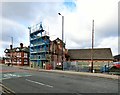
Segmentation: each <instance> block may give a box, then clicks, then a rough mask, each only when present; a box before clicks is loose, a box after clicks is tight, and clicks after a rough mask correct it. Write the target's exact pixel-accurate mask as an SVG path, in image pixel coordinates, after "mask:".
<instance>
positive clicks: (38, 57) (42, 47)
mask: <svg viewBox="0 0 120 95" xmlns="http://www.w3.org/2000/svg"><path fill="white" fill-rule="evenodd" d="M38 26H39V27H38ZM30 29H31V30H30V62H31V63H32V64H33V67H38V66H39V67H40V68H43V64H46V63H48V62H49V61H50V60H49V58H48V56H49V45H50V38H49V36H48V35H47V34H46V31H45V30H43V27H42V23H40V24H37V25H36V29H35V27H31V28H30ZM33 30H34V31H33Z"/></svg>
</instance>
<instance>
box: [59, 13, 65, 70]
mask: <svg viewBox="0 0 120 95" xmlns="http://www.w3.org/2000/svg"><path fill="white" fill-rule="evenodd" d="M58 15H61V13H58ZM61 16H62V70H63V41H64V16H63V15H61Z"/></svg>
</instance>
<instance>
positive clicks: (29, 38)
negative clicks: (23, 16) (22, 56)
mask: <svg viewBox="0 0 120 95" xmlns="http://www.w3.org/2000/svg"><path fill="white" fill-rule="evenodd" d="M28 29H29V41H30V39H31V37H30V34H31V27H28ZM30 46H31V42H30V44H29V66H30V67H32V66H31V64H30V58H31V51H30V48H31V47H30Z"/></svg>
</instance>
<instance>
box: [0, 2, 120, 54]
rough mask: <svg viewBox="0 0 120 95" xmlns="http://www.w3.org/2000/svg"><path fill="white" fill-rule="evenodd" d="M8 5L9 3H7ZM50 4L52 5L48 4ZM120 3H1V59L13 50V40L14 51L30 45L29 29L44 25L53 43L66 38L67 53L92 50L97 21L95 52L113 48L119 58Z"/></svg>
mask: <svg viewBox="0 0 120 95" xmlns="http://www.w3.org/2000/svg"><path fill="white" fill-rule="evenodd" d="M3 1H4V0H3ZM6 1H7V0H6ZM48 1H49V2H48ZM118 1H119V0H59V1H58V0H54V1H53V0H52V1H51V0H45V1H44V2H42V1H40V2H35V1H34V2H33V1H32V2H2V3H0V7H2V8H0V9H1V10H0V13H1V15H0V26H2V27H0V35H1V37H0V38H1V39H0V56H3V55H4V50H5V49H6V48H9V45H10V44H11V37H13V43H14V47H18V46H19V44H20V43H21V42H22V43H23V44H24V46H28V45H29V30H28V26H33V25H35V24H37V23H40V22H41V21H42V23H43V27H44V29H45V30H46V31H47V32H49V35H50V39H51V40H54V39H56V38H57V37H59V38H62V35H61V34H62V33H61V31H62V26H61V24H62V17H61V16H60V15H58V13H59V12H60V13H61V14H62V15H63V16H64V42H66V48H67V49H72V48H76V49H85V48H91V42H92V41H91V39H92V20H93V19H94V21H95V23H94V24H95V34H94V36H95V38H94V41H95V42H94V47H95V48H111V50H112V53H113V55H117V54H118Z"/></svg>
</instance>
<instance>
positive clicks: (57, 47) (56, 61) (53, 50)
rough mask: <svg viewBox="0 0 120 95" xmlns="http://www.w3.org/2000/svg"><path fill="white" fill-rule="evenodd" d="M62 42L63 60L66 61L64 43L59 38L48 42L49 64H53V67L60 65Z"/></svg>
mask: <svg viewBox="0 0 120 95" xmlns="http://www.w3.org/2000/svg"><path fill="white" fill-rule="evenodd" d="M62 44H63V62H65V61H66V58H65V55H66V51H67V50H66V49H65V43H63V41H62V40H61V39H59V38H57V39H55V40H53V41H51V43H50V54H51V64H52V65H53V69H55V68H56V67H57V66H62Z"/></svg>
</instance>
